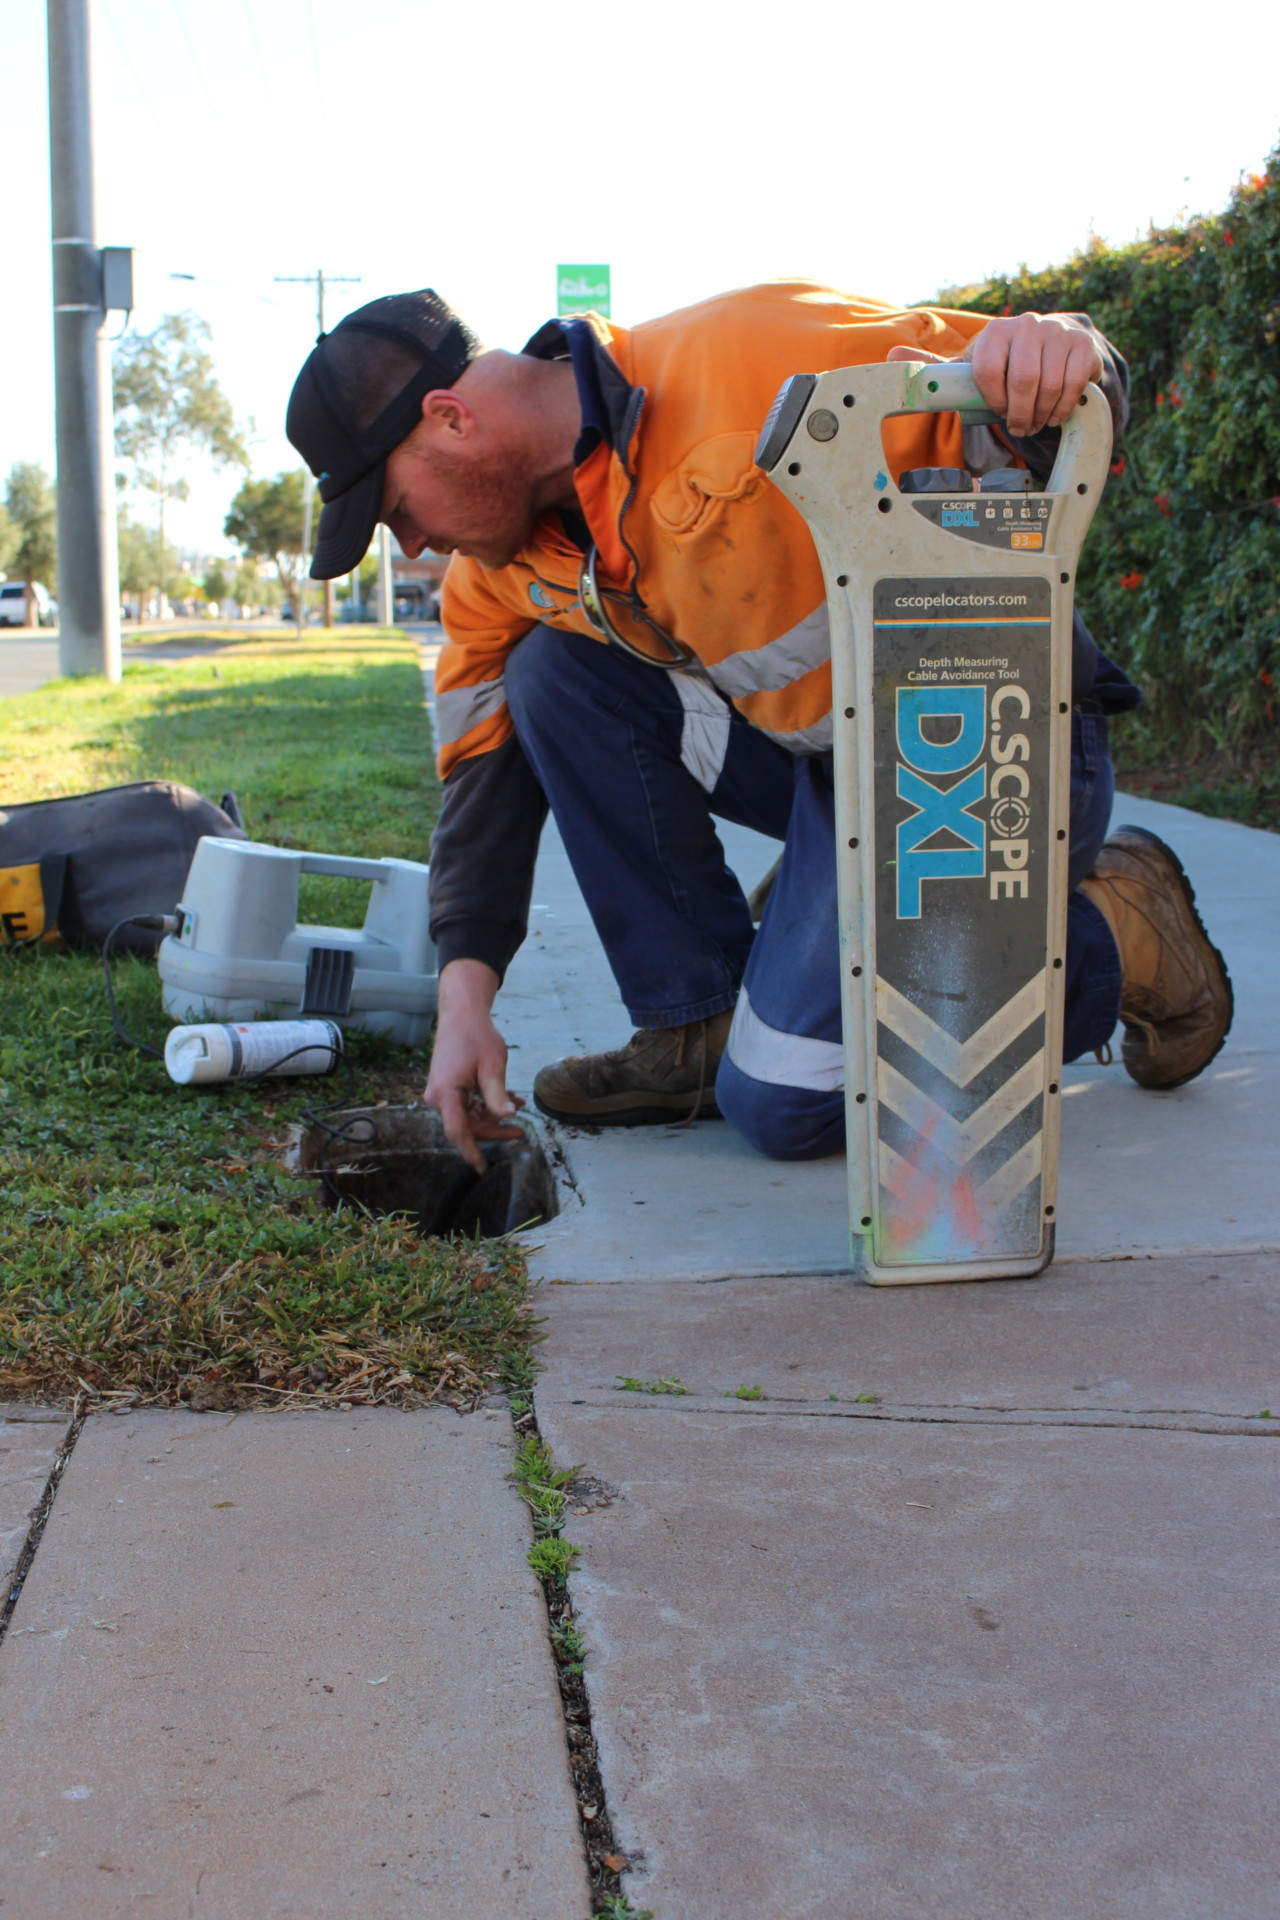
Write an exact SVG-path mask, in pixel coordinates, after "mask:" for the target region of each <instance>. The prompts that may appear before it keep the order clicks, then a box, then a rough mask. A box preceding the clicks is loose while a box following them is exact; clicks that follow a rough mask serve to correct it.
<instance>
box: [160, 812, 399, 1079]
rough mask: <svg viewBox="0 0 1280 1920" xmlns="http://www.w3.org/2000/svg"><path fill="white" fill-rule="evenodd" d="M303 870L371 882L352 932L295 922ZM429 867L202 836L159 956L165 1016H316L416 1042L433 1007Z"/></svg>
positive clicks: (195, 1018) (183, 1018) (193, 1018)
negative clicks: (360, 920)
mask: <svg viewBox="0 0 1280 1920" xmlns="http://www.w3.org/2000/svg"><path fill="white" fill-rule="evenodd" d="M304 873H317V874H328V875H335V876H338V877H341V878H344V879H349V880H367V881H369V882H370V883H371V892H370V896H369V906H368V911H367V912H366V914H365V917H364V925H363V926H362V927H323V926H313V927H309V926H299V924H298V883H299V881H300V879H301V877H302V875H303V874H304ZM427 873H428V869H427V868H426V867H425V866H423V865H421V864H419V862H417V861H416V860H357V859H347V858H346V857H345V856H344V855H342V854H334V853H301V852H298V851H296V850H294V849H293V848H289V847H267V846H262V845H260V844H259V843H258V842H256V841H253V840H218V839H213V838H208V837H207V838H205V839H203V840H201V841H200V842H199V843H198V845H197V847H196V851H195V856H194V858H193V859H192V862H191V867H190V871H189V872H188V874H187V881H186V886H185V887H184V889H183V895H182V899H181V901H180V902H179V904H178V908H177V913H178V919H179V926H178V931H177V932H176V933H171V934H169V935H168V936H167V937H166V938H165V939H164V940H163V941H162V942H161V946H160V953H159V969H160V979H161V982H162V983H163V997H164V1010H165V1012H166V1013H167V1014H168V1015H169V1016H170V1018H171V1019H173V1020H178V1021H184V1022H190V1021H200V1020H219V1021H226V1020H232V1021H235V1020H258V1019H262V1018H263V1017H266V1018H276V1019H297V1018H299V1017H302V1018H312V1017H314V1018H317V1019H326V1020H335V1021H337V1023H338V1024H339V1026H341V1027H343V1028H348V1029H349V1028H359V1029H362V1030H363V1031H364V1032H366V1033H381V1034H385V1035H386V1037H387V1038H388V1039H389V1040H394V1041H397V1042H398V1043H399V1044H400V1045H401V1046H406V1047H416V1046H421V1045H422V1044H423V1042H424V1041H425V1040H426V1039H427V1038H428V1036H429V1034H430V1032H431V1023H432V1020H433V1018H434V1016H435V1008H436V954H435V947H434V945H433V943H432V939H431V931H430V925H429V915H428V907H427Z"/></svg>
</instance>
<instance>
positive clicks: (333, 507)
mask: <svg viewBox="0 0 1280 1920" xmlns="http://www.w3.org/2000/svg"><path fill="white" fill-rule="evenodd" d="M386 477H387V463H386V461H385V460H379V462H378V464H377V466H376V467H375V468H374V469H373V471H372V473H366V474H365V476H364V478H363V479H362V480H357V481H356V483H355V485H354V486H353V487H348V488H347V490H346V492H345V493H340V494H339V495H338V497H337V499H336V500H330V501H329V503H328V505H327V506H326V507H325V508H324V510H323V512H322V513H321V515H320V525H319V526H318V527H317V528H316V550H315V555H314V557H313V559H312V561H311V578H312V579H313V580H336V579H338V577H339V576H340V575H341V574H344V573H350V572H352V571H353V569H354V568H356V567H358V566H359V565H360V562H361V561H362V560H363V559H364V557H365V555H366V553H368V551H369V542H370V541H371V540H372V539H373V534H374V529H375V527H376V526H377V524H378V516H379V514H380V513H381V511H382V491H383V488H384V487H385V485H386Z"/></svg>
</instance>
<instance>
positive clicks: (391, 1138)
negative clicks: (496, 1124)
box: [297, 1106, 560, 1239]
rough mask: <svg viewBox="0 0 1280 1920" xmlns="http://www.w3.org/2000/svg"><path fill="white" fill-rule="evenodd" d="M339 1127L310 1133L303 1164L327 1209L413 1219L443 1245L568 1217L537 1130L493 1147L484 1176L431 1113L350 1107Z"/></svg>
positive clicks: (333, 1121)
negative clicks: (451, 1142)
mask: <svg viewBox="0 0 1280 1920" xmlns="http://www.w3.org/2000/svg"><path fill="white" fill-rule="evenodd" d="M329 1126H330V1127H331V1128H332V1129H334V1131H333V1132H328V1131H326V1130H325V1128H323V1127H319V1126H311V1127H308V1128H307V1129H306V1131H305V1132H304V1134H303V1135H302V1139H301V1141H300V1142H299V1148H298V1158H297V1170H298V1171H299V1172H300V1173H304V1174H311V1175H313V1176H314V1177H315V1179H316V1182H317V1184H318V1186H319V1188H320V1194H321V1197H322V1199H323V1201H324V1204H325V1205H326V1206H327V1207H339V1206H351V1205H356V1206H360V1207H363V1208H364V1209H365V1210H366V1211H367V1212H369V1213H373V1214H387V1213H406V1214H409V1215H411V1216H412V1217H413V1219H414V1220H415V1221H416V1222H417V1226H418V1231H419V1232H420V1233H422V1234H428V1235H436V1236H439V1237H440V1238H442V1239H457V1238H462V1237H466V1238H468V1239H472V1238H474V1237H475V1236H476V1235H477V1234H479V1235H480V1236H482V1237H483V1238H486V1239H489V1238H492V1237H494V1236H495V1235H497V1234H502V1233H514V1232H515V1231H516V1229H517V1228H519V1227H538V1226H542V1225H543V1224H544V1223H545V1222H546V1221H548V1220H551V1219H553V1218H554V1217H555V1215H556V1214H557V1213H558V1212H559V1211H560V1207H559V1201H558V1200H557V1197H556V1183H555V1175H554V1174H553V1172H552V1169H551V1163H550V1161H549V1160H548V1158H547V1153H546V1149H545V1147H544V1146H543V1144H542V1142H541V1141H540V1140H539V1139H538V1138H537V1136H536V1135H535V1134H533V1133H532V1132H527V1133H526V1134H525V1137H524V1138H523V1139H522V1140H492V1141H485V1142H483V1143H482V1145H481V1149H480V1150H481V1152H482V1153H483V1154H484V1157H485V1160H486V1161H487V1162H488V1169H487V1171H486V1172H485V1173H484V1174H483V1175H480V1174H478V1173H476V1171H475V1170H474V1168H472V1167H469V1166H468V1165H467V1163H466V1161H465V1160H464V1159H463V1158H462V1155H461V1154H460V1153H458V1152H457V1151H456V1150H455V1149H454V1148H453V1147H451V1146H450V1145H449V1142H448V1140H447V1139H446V1138H445V1132H444V1126H443V1124H442V1122H441V1119H440V1116H439V1114H438V1113H434V1112H433V1111H432V1110H431V1108H430V1107H422V1106H411V1107H348V1108H346V1109H344V1110H343V1111H342V1112H339V1113H335V1114H333V1115H332V1116H331V1117H330V1120H329ZM335 1135H336V1137H335Z"/></svg>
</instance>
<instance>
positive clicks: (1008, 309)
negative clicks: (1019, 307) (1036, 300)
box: [1000, 300, 1013, 320]
mask: <svg viewBox="0 0 1280 1920" xmlns="http://www.w3.org/2000/svg"><path fill="white" fill-rule="evenodd" d="M1000 311H1001V313H1002V314H1003V315H1004V317H1005V319H1006V320H1007V319H1008V318H1009V315H1010V314H1011V313H1012V312H1013V308H1012V307H1011V306H1010V305H1009V303H1008V301H1007V300H1006V301H1005V303H1004V305H1003V306H1002V307H1001V309H1000Z"/></svg>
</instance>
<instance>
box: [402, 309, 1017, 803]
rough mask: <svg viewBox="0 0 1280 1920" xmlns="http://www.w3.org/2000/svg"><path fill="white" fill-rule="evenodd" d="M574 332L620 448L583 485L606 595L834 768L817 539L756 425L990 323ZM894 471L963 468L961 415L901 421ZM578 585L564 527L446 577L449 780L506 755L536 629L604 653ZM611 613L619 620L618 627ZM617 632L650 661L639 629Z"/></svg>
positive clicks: (835, 315)
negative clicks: (578, 639)
mask: <svg viewBox="0 0 1280 1920" xmlns="http://www.w3.org/2000/svg"><path fill="white" fill-rule="evenodd" d="M562 324H563V325H564V326H565V327H570V326H573V325H578V326H587V327H589V328H590V329H591V332H592V335H593V338H594V342H595V345H596V351H597V357H598V359H599V361H600V362H601V367H600V373H601V384H602V387H603V390H604V400H605V406H606V408H607V411H608V415H609V419H610V424H611V426H612V428H613V432H612V435H611V436H610V437H608V438H601V439H599V440H598V441H597V443H596V444H595V445H594V447H592V448H591V450H590V451H589V452H588V453H587V455H586V457H585V459H583V460H582V462H581V464H580V465H579V466H578V468H577V471H576V473H575V488H576V491H577V495H578V500H579V503H580V506H581V510H582V514H583V517H584V518H585V520H586V524H587V527H588V529H589V531H590V534H591V537H592V539H593V540H594V542H595V544H596V547H597V549H598V553H599V582H600V585H601V586H602V587H603V588H606V589H607V588H614V589H621V590H624V591H628V592H629V591H635V592H638V594H639V597H640V599H641V601H642V602H643V605H644V608H645V610H646V612H647V613H648V615H649V617H650V618H651V619H652V620H653V621H655V622H656V623H657V625H658V626H659V627H661V628H662V629H663V630H664V631H665V632H667V633H670V634H672V635H674V636H675V637H676V638H677V639H678V640H679V641H681V642H683V644H684V645H685V646H686V647H688V648H689V649H690V650H691V651H692V652H693V653H694V654H695V655H696V656H697V658H698V660H699V661H700V662H701V663H702V665H703V667H704V668H705V669H706V672H707V674H708V675H709V677H710V679H711V681H712V683H713V685H714V686H715V687H716V688H717V689H718V690H719V691H720V692H721V693H723V694H724V695H725V696H726V697H727V698H728V699H730V700H731V701H732V702H733V703H734V705H735V706H736V707H737V708H738V709H739V711H740V712H741V713H742V714H743V715H744V717H745V718H746V719H747V720H749V721H750V722H751V723H752V725H754V726H757V727H760V728H762V729H763V730H764V731H765V732H766V733H768V734H770V735H771V736H772V738H774V739H776V740H778V741H780V742H781V743H782V744H783V745H784V746H787V747H790V748H792V749H794V750H795V751H797V752H801V753H803V752H815V751H819V752H820V751H825V750H826V749H827V748H829V746H830V744H831V667H830V642H829V636H828V630H827V616H826V592H825V588H824V586H823V581H822V570H821V568H820V566H819V564H818V557H817V554H816V552H815V550H814V546H813V540H812V537H811V536H810V533H809V530H808V528H807V526H806V525H805V523H804V521H803V520H802V519H801V517H800V515H799V514H798V513H797V512H796V510H795V508H794V507H793V506H792V505H791V503H790V502H789V501H788V500H786V499H784V497H783V496H782V494H781V493H779V492H778V490H777V488H776V487H774V486H773V485H772V484H771V482H770V481H769V480H768V479H767V478H766V477H765V476H764V474H762V473H761V472H760V470H759V468H757V467H756V466H755V465H754V464H753V461H752V457H751V456H752V452H753V450H754V448H755V444H756V438H757V436H758V434H759V431H760V427H761V424H762V422H763V420H764V417H765V415H766V413H767V412H768V410H769V407H770V405H771V404H772V402H773V399H774V396H775V395H776V393H777V391H778V388H779V387H780V386H781V385H782V382H783V381H784V380H785V379H786V378H787V377H788V376H789V375H790V374H793V373H819V372H825V371H826V370H827V369H829V368H833V367H844V366H856V365H862V364H866V363H869V362H874V361H882V360H884V359H885V357H886V355H887V354H888V351H889V349H890V347H894V346H917V347H924V348H927V349H929V350H930V351H931V352H933V353H938V354H942V355H944V356H947V357H950V356H955V355H958V354H960V353H962V352H963V351H964V350H965V348H966V347H967V346H968V344H969V342H970V341H971V340H972V339H973V337H974V335H975V334H977V333H978V332H980V331H981V329H982V327H983V326H984V325H985V324H986V319H985V316H984V315H981V314H974V313H951V312H946V311H942V310H931V309H928V308H906V309H904V308H901V307H893V306H889V305H887V304H886V303H885V302H883V301H879V300H859V299H855V298H854V297H853V296H851V295H848V294H842V293H836V292H834V291H832V290H831V289H830V288H827V287H822V286H818V285H815V284H814V283H812V282H810V281H807V280H790V281H775V282H771V283H769V284H767V285H765V286H759V287H749V288H746V289H744V290H742V291H740V292H737V293H729V294H723V295H720V296H719V297H717V298H716V299H713V300H704V301H703V302H702V303H701V304H700V305H699V306H696V307H687V308H685V309H684V310H683V311H682V312H679V313H674V314H669V315H667V316H666V317H664V318H663V319H660V320H650V321H647V322H645V323H644V324H643V325H641V326H638V327H633V328H629V329H626V328H622V327H616V326H613V325H612V324H611V323H610V322H609V321H607V320H603V319H601V318H600V317H599V316H598V315H596V314H590V315H587V316H584V317H583V318H582V319H581V320H579V321H577V322H574V321H566V322H564V323H562ZM533 345H534V350H536V343H533ZM605 363H608V364H605ZM1006 458H1007V460H1008V461H1009V462H1010V463H1012V456H1011V455H1009V456H1006ZM886 464H887V467H888V470H889V471H890V472H891V473H892V475H893V477H894V478H895V479H896V478H897V476H898V474H899V473H900V472H902V471H903V469H905V468H910V467H926V466H953V467H956V466H962V465H963V464H964V456H963V451H962V445H961V427H960V423H959V420H958V419H957V417H956V415H955V414H919V415H909V416H906V417H904V418H902V419H900V420H893V421H890V422H889V423H888V424H887V427H886ZM581 566H582V553H581V551H580V549H579V548H578V547H576V546H575V545H573V543H572V542H571V541H570V540H569V539H568V538H567V537H566V536H565V535H564V533H563V532H562V530H561V528H560V524H559V521H558V518H553V517H551V516H548V517H547V518H545V519H544V520H543V521H541V522H540V523H539V525H538V528H537V530H536V534H535V537H534V540H533V541H532V543H531V544H530V545H529V546H528V547H526V548H525V549H524V551H523V552H522V553H520V554H519V555H518V556H517V558H516V559H515V560H514V561H512V563H511V564H510V565H509V566H507V567H504V568H502V569H501V570H499V571H495V572H486V570H485V569H484V568H483V567H482V566H481V565H480V564H479V562H478V561H475V560H468V559H466V558H464V557H462V556H460V555H456V556H455V557H454V559H453V560H452V562H451V563H450V566H449V570H448V573H447V575H446V578H445V586H444V597H443V615H442V617H443V621H444V627H445V631H446V633H447V635H448V644H447V645H446V647H445V648H444V651H443V652H442V654H441V657H440V663H439V669H438V672H437V679H436V685H437V700H438V719H439V736H440V771H441V774H442V775H443V776H445V777H447V776H448V775H449V774H450V773H451V772H452V771H453V769H454V768H455V767H457V766H458V764H459V762H461V761H463V760H466V759H468V758H470V757H472V756H474V755H476V754H483V753H485V752H487V751H489V750H490V749H491V748H493V747H496V746H498V745H500V744H501V742H502V741H503V740H505V739H506V738H507V737H508V736H509V735H510V732H511V722H510V719H509V717H508V714H507V710H506V705H505V701H504V700H503V697H502V671H503V663H504V661H505V659H506V656H507V654H508V653H509V652H510V650H511V648H512V647H513V646H515V645H516V644H517V643H518V642H519V640H520V639H521V637H522V636H523V635H524V634H526V633H527V632H528V631H529V629H530V628H531V627H533V626H534V625H536V624H538V623H539V622H542V623H545V624H546V625H548V626H551V627H557V628H560V629H562V630H563V631H566V632H570V633H579V634H584V635H586V636H588V637H589V638H593V639H598V638H599V636H598V635H597V634H596V633H595V632H594V630H593V629H592V627H591V625H590V623H589V622H588V620H587V618H586V615H585V614H584V612H583V610H582V604H581V601H580V600H579V598H578V578H579V572H580V569H581ZM618 605H619V603H618V602H617V601H611V602H610V606H611V611H615V615H616V609H617V608H618ZM624 611H625V610H624ZM617 624H618V625H619V626H620V627H622V629H623V631H624V632H625V633H626V634H627V636H628V637H632V636H633V635H634V637H635V639H636V641H637V643H638V644H641V645H644V644H645V629H644V627H643V626H642V625H639V624H638V623H635V622H631V623H628V622H627V621H626V619H625V618H624V617H619V618H618V619H617ZM600 644H601V645H604V644H606V643H605V642H604V641H603V640H601V641H600ZM650 646H651V650H652V651H653V653H654V655H655V657H658V656H659V653H660V648H659V647H658V646H657V645H656V644H653V643H652V642H650Z"/></svg>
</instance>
